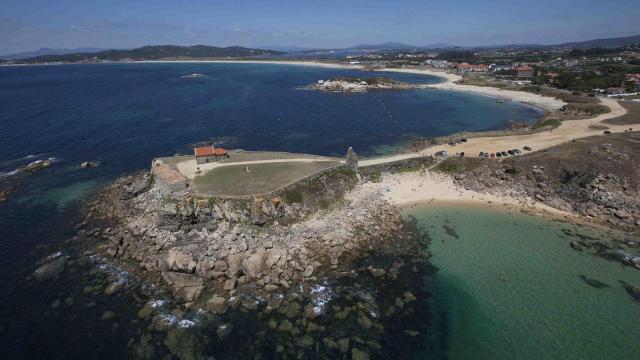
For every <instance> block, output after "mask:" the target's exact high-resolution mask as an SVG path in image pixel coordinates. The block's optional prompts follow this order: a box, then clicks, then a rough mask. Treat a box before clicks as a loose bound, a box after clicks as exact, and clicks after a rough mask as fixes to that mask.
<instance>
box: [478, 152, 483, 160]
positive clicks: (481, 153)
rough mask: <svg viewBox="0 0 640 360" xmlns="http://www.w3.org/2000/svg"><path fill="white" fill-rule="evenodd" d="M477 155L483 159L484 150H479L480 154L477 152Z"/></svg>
mask: <svg viewBox="0 0 640 360" xmlns="http://www.w3.org/2000/svg"><path fill="white" fill-rule="evenodd" d="M478 157H479V158H480V159H484V151H480V154H478Z"/></svg>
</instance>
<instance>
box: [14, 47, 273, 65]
mask: <svg viewBox="0 0 640 360" xmlns="http://www.w3.org/2000/svg"><path fill="white" fill-rule="evenodd" d="M282 54H284V52H281V51H273V50H261V49H250V48H245V47H241V46H230V47H216V46H206V45H194V46H177V45H153V46H143V47H140V48H136V49H128V50H105V51H99V52H80V53H72V54H63V55H41V56H36V57H31V58H26V59H22V61H23V62H27V63H42V62H58V61H59V62H80V61H91V60H111V61H117V60H126V59H129V60H160V59H172V58H173V59H175V58H190V59H194V58H195V59H197V58H228V57H258V56H266V55H282Z"/></svg>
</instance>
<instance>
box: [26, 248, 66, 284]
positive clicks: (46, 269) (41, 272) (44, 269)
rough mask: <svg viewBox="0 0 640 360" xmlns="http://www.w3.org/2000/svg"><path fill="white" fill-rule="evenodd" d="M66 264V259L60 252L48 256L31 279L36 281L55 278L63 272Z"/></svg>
mask: <svg viewBox="0 0 640 360" xmlns="http://www.w3.org/2000/svg"><path fill="white" fill-rule="evenodd" d="M66 262H67V258H66V257H65V256H63V255H62V253H60V252H58V253H55V254H52V255H49V256H48V257H46V258H45V259H44V260H43V263H42V264H41V265H40V266H38V267H37V268H36V270H35V271H34V272H33V277H34V278H35V279H36V280H38V281H44V280H49V279H52V278H54V277H57V276H58V275H59V274H60V273H61V272H62V271H63V270H64V266H65V264H66Z"/></svg>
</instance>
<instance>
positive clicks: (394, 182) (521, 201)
mask: <svg viewBox="0 0 640 360" xmlns="http://www.w3.org/2000/svg"><path fill="white" fill-rule="evenodd" d="M362 187H363V188H364V189H367V190H370V189H375V190H377V191H380V192H382V193H383V194H384V196H385V197H386V199H387V200H388V201H389V202H391V203H392V204H394V205H396V206H400V207H407V206H412V205H415V204H437V203H443V202H446V203H458V204H474V205H483V206H506V207H511V208H517V209H524V210H527V211H531V212H537V213H543V214H549V215H554V216H561V217H571V218H574V217H575V215H573V214H569V213H567V212H564V211H561V210H558V209H555V208H552V207H550V206H547V205H545V204H542V203H539V202H537V201H535V200H533V199H531V198H519V197H518V198H517V197H513V196H510V195H496V194H489V193H478V192H475V191H471V190H466V189H463V188H460V187H459V186H457V185H455V184H454V182H453V179H452V178H451V177H450V176H449V175H446V174H441V173H438V172H435V171H429V170H424V171H418V172H407V173H397V174H385V175H384V176H383V178H382V181H381V182H377V183H373V182H369V183H365V184H363V185H362Z"/></svg>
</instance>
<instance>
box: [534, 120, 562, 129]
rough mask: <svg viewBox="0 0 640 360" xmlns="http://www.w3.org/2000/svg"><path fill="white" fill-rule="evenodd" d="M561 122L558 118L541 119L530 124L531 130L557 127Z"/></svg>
mask: <svg viewBox="0 0 640 360" xmlns="http://www.w3.org/2000/svg"><path fill="white" fill-rule="evenodd" d="M560 124H562V121H560V120H558V119H542V120H540V121H537V122H536V123H535V124H533V125H532V126H531V130H538V129H542V128H551V129H552V128H557V127H558V126H560Z"/></svg>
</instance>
